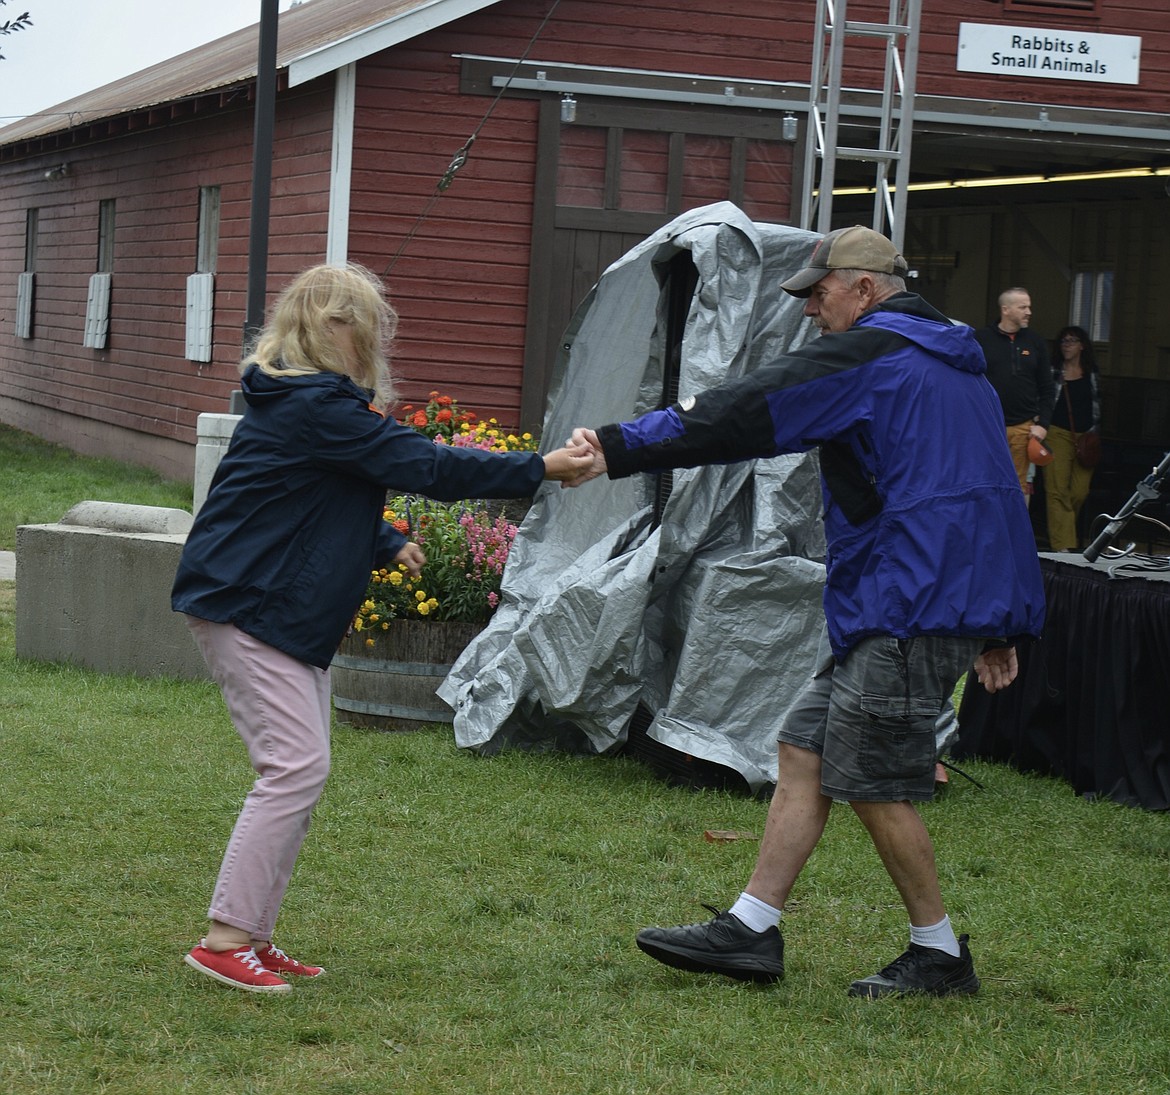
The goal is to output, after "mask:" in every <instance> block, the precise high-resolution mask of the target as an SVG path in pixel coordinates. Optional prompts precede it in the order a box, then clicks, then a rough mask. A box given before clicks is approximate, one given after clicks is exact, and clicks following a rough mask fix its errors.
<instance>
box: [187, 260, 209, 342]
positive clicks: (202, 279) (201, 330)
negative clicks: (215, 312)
mask: <svg viewBox="0 0 1170 1095" xmlns="http://www.w3.org/2000/svg"><path fill="white" fill-rule="evenodd" d="M214 293H215V275H214V274H191V275H189V276H188V278H187V360H188V361H210V360H211V314H212V308H211V304H212V299H213V297H214Z"/></svg>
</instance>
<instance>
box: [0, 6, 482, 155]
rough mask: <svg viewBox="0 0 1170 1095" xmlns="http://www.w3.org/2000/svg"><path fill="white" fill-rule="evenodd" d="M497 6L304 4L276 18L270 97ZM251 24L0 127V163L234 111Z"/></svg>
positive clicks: (249, 71) (245, 72) (252, 36)
mask: <svg viewBox="0 0 1170 1095" xmlns="http://www.w3.org/2000/svg"><path fill="white" fill-rule="evenodd" d="M495 2H496V0H305V2H304V3H301V4H298V5H296V6H295V7H292V8H290V9H289V10H288V11H286V12H283V13H282V14H281V16H280V25H279V35H278V45H277V62H276V63H277V68H278V70H279V81H280V82H279V84H278V90H283V89H285V88H287V87H295V86H297V85H298V84H303V83H306V82H307V81H309V80H311V79H313V78H314V77H316V76H319V75H325V74H327V73H329V72H332V71H336V70H337V69H339V68H343V67H345V65H347V64H351V63H352V62H353V61H356V60H360V59H361V58H362V57H365V56H369V55H370V54H371V53H376V52H378V51H379V50H382V49H387V48H389V47H390V46H394V45H398V44H399V43H401V42H404V41H407V40H409V39H410V38H412V37H413V36H415V35H418V34H422V33H424V32H425V31H428V30H432V29H434V28H436V27H440V26H442V25H444V24H446V23H449V22H451V21H452V20H455V19H459V18H461V17H462V16H464V15H467V14H470V13H471V12H473V11H477V10H479V9H480V8H484V7H488V6H490V5H491V4H492V3H495ZM259 31H260V28H259V24H258V23H256V24H253V25H252V26H250V27H244V28H242V29H241V30H238V31H235V32H234V33H232V34H228V35H224V37H222V38H219V39H216V40H215V41H214V42H209V43H207V44H206V45H202V46H199V47H198V48H196V49H193V50H189V51H187V52H186V53H181V54H179V55H178V56H177V57H172V58H169V59H168V60H166V61H163V62H160V63H159V64H157V65H151V66H150V67H148V68H145V69H142V70H141V71H140V72H136V73H134V74H133V75H131V76H127V77H125V78H124V79H121V80H117V81H115V82H113V83H110V84H107V85H105V86H104V87H100V88H95V89H94V90H93V91H89V92H86V93H85V94H84V95H79V96H77V97H76V98H73V99H69V100H67V101H65V102H63V103H60V104H57V105H56V106H53V107H50V108H49V109H47V110H45V111H42V112H38V113H37V114H36V115H32V116H30V117H28V118H22V119H21V120H20V121H18V122H14V123H12V124H11V125H8V126H4V127H2V128H0V163H3V162H6V161H12V160H17V159H24V158H27V157H29V156H33V155H36V154H38V153H41V152H57V151H61V150H63V149H67V148H72V147H76V146H79V145H83V144H88V143H92V142H94V141H100V140H102V139H105V138H107V137H112V136H118V135H120V134H123V133H126V132H130V131H136V130H142V129H146V128H150V127H155V126H159V125H165V124H168V123H171V122H175V121H180V120H184V119H188V118H191V117H193V116H195V115H205V114H208V113H210V112H213V111H217V110H224V109H229V108H234V107H239V106H241V105H243V104H245V103H248V102H250V101H251V100H252V98H253V96H254V94H255V84H256V69H257V62H258V59H259V57H258V40H259Z"/></svg>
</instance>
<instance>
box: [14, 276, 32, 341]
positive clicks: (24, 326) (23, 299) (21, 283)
mask: <svg viewBox="0 0 1170 1095" xmlns="http://www.w3.org/2000/svg"><path fill="white" fill-rule="evenodd" d="M36 277H37V276H36V274H34V273H33V272H32V271H31V270H25V271H24V273H22V274H18V275H17V278H16V337H17V338H32V318H33V296H34V290H35V289H36Z"/></svg>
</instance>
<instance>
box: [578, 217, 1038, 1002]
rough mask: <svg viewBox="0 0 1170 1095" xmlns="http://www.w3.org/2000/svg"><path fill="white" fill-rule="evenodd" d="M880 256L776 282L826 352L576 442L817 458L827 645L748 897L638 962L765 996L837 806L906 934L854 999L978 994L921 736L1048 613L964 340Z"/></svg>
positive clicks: (816, 263) (897, 259)
mask: <svg viewBox="0 0 1170 1095" xmlns="http://www.w3.org/2000/svg"><path fill="white" fill-rule="evenodd" d="M906 273H907V266H906V262H905V260H904V259H903V257H902V256H901V255H899V254H898V253H897V251H896V249H895V248H894V246H893V245H892V244H891V243H890V241H889V240H887V239H886V238H885V237H884V236H882V235H880V234H879V233H877V232H874V231H872V230H870V229H868V228H862V227H860V226H854V227H852V228H844V229H839V230H838V231H835V232H830V233H829V234H828V235H827V236H825V237H824V239H822V240H821V241H820V242H819V243H818V244H817V246H816V248H815V250H814V251H813V253H812V256H811V257H810V259H809V263H808V266H807V267H806V268H805V269H804V270H801V271H800V272H799V273H797V274H796V275H794V276H793V277H792V278H790V279H789V280H788V281H786V282H784V283H783V285H782V288H783V289H784V290H785V291H787V292H789V293H791V294H792V295H793V296H797V297H802V298H807V304H806V305H805V309H804V311H805V314H806V315H807V316H809V317H810V318H812V319H813V321H814V322H815V323H816V324H817V326H818V327H819V328H820V329H821V333H822V337H821V338H820V339H817V340H816V341H815V342H813V343H810V344H808V345H806V346H803V347H801V348H800V349H798V350H795V351H793V352H792V353H790V354H787V355H785V356H784V357H782V358H780V359H779V360H778V361H776V362H775V363H774V364H772V365H769V366H766V367H763V368H760V369H757V370H756V371H754V372H753V373H751V374H749V375H747V376H745V377H742V378H739V379H736V380H734V381H732V382H729V383H728V384H726V385H723V386H721V387H719V388H715V389H711V390H709V391H705V392H700V393H697V394H695V395H693V396H686V397H684V398H682V399H681V400H680V401H679V402H678V403H676V404H674V405H672V406H670V407H668V408H666V409H665V410H661V411H653V412H650V413H648V414H645V415H643V416H641V417H640V418H638V419H637V420H636V421H633V422H627V423H622V424H615V425H610V426H604V427H602V428H601V429H598V430H596V431H594V430H588V429H578V430H576V431H574V435H573V440H574V441H575V442H580V441H585V442H587V443H588V444H589V445H591V446H592V448H593V450H594V454H595V457H594V463H593V465H592V468H591V469H590V470H589V471H588V472H585V473H583V474H582V475H580V476H579V477H578V478H577V479H576V480H575V481H574V483H573V484H572V485H578V484H579V483H583V482H585V481H587V480H588V479H591V478H594V477H595V476H596V475H599V474H601V473H602V472H603V471H607V472H608V474H609V475H610V476H611V477H614V478H616V477H620V476H625V475H630V474H633V473H634V472H638V471H659V470H663V469H666V468H676V467H693V466H696V465H699V464H706V463H726V462H728V461H733V460H745V459H750V458H753V457H767V456H775V455H778V454H781V453H791V452H801V451H805V450H808V449H811V448H813V447H816V448H818V449H819V451H820V463H821V477H822V487H823V495H824V507H825V509H824V522H825V535H826V541H827V544H828V550H827V554H826V581H825V593H824V604H825V617H826V622H827V642H826V643H825V644H824V649H823V650H822V656H821V657H820V658H819V659H818V662H819V668H818V671H817V673H816V674H815V675H814V677H813V679H812V680H811V681H810V682H809V684H808V687H807V690H806V691H805V693H804V695H803V696H802V697H801V699H800V700H799V701H798V702H797V703H796V704H795V705H794V707H793V709H792V711H791V712H790V713H789V715H788V716H787V718H786V719H785V721H784V723H783V725H782V726H781V728H780V732H779V779H778V782H777V786H776V792H775V795H774V796H773V799H772V803H771V807H770V809H769V812H768V821H767V825H766V827H765V831H764V836H763V839H762V841H761V845H760V854H759V858H758V860H757V863H756V867H755V870H754V872H753V874H752V877H751V880H750V881H749V882H748V885H747V888H746V889H745V890H744V891H743V893H741V894H740V896H739V898H738V899H737V900H736V902H735V903H734V904H733V905H732V906H731V908H730V909H729V910H728V911H727V912H719V911H718V910H714V909H713V910H712V911H714V912H715V913H716V915H715V918H714V919H712V920H709V921H705V922H702V923H698V924H691V925H686V926H683V927H677V928H647V929H645V930H643V931H641V932H639V933H638V937H637V942H638V946H639V947H640V948H641V949H642V950H643V951H645V952H646V953H647V954H649V955H650V956H651V957H653V958H656V959H658V960H659V961H661V962H664V963H666V964H667V965H670V966H674V967H676V968H679V969H685V970H693V971H698V972H708V973H721V974H724V975H726V976H729V977H734V978H737V979H741V980H751V981H764V982H767V981H774V980H777V979H778V978H780V977H782V976H783V973H784V940H783V937H782V935H781V933H780V929H779V922H780V918H781V913H782V910H783V908H784V905H785V902H786V901H787V899H788V895H789V893H790V891H791V889H792V886H793V884H794V883H795V881H796V878H797V876H798V875H799V873H800V871H801V869H802V868H803V866H804V864H805V862H806V861H807V860H808V857H809V856H810V855H811V854H812V851H813V848H814V847H815V846H816V844H817V842H818V841H819V839H820V837H821V834H822V833H823V831H824V827H825V824H826V822H827V820H828V816H829V809H830V807H831V805H832V803H833V802H834V800H836V801H845V802H848V803H849V804H850V806H851V807H852V808H853V810H854V812H855V813H856V814H857V816H858V817H859V818H860V819H861V821H862V823H863V824H864V825H865V827H866V829H867V830H868V832H869V835H870V837H871V839H872V840H873V843H874V846H875V847H876V849H877V852H878V854H879V856H880V857H881V860H882V863H883V864H884V865H885V867H886V870H887V871H888V873H889V875H890V877H891V879H892V880H893V882H894V885H895V886H896V887H897V889H898V892H899V894H900V895H901V898H902V901H903V903H904V904H905V906H906V911H907V913H908V914H909V919H910V946H909V949H908V950H907V951H906V952H905V953H904V954H902V955H901V956H900V957H899V958H897V959H896V960H895V961H894V962H892V963H890V964H889V965H888V966H886V967H884V968H883V969H882V970H881V971H880V972H879V973H876V974H873V975H872V976H869V977H865V978H863V979H860V980H857V981H854V982H853V983H852V985H851V986H850V989H849V991H850V994H851V995H854V996H864V997H877V996H884V995H887V994H911V993H918V994H922V993H925V994H930V995H938V996H943V995H950V994H952V993H972V992H975V991H976V990H977V989H978V987H979V979H978V977H977V976H976V974H975V969H974V965H973V963H972V961H971V955H970V951H969V949H968V946H967V937H966V936H962V937H956V935H955V932H954V930H953V928H952V927H951V923H950V920H949V918H948V917H947V914H946V910H945V908H944V905H943V900H942V895H941V892H940V889H939V882H938V872H937V869H936V866H935V859H934V849H933V846H932V844H931V841H930V837H929V835H928V833H927V831H926V827H925V825H924V824H923V821H922V818H921V816H920V815H919V813H918V811H917V809H916V808H915V803H916V802H920V801H924V800H928V799H929V798H930V797H931V796H932V794H933V792H934V766H935V751H934V750H935V722H936V720H937V718H938V716H939V714H940V712H941V711H942V709H943V706H944V705H945V704H947V703H949V702H950V698H951V695H952V693H953V691H954V688H955V685H956V683H957V681H958V680H959V679H960V677H962V676H963V674H964V673H966V671H967V670H968V669H969V668H970V667H971V666H972V664H974V665H975V668H976V670H977V673H978V676H979V679H980V681H982V683H983V684H984V686H985V687H986V688H988V689H989V690H990V691H995V690H997V689H999V688H1002V687H1005V686H1006V685H1007V684H1009V683H1010V682H1011V680H1012V679H1013V678H1014V677H1015V674H1016V660H1015V649H1014V645H1013V644H1014V643H1015V642H1016V641H1017V640H1020V639H1024V638H1029V637H1036V636H1038V635H1039V633H1040V629H1041V626H1042V624H1043V620H1044V593H1043V587H1042V584H1041V579H1040V569H1039V564H1038V561H1037V557H1036V549H1035V543H1034V541H1033V539H1032V533H1031V527H1030V525H1029V522H1028V516H1027V510H1026V507H1025V504H1024V499H1023V496H1022V495H1021V493H1020V489H1019V486H1018V485H1017V483H1016V479H1015V476H1014V474H1013V470H1012V463H1011V459H1010V456H1009V454H1008V449H1007V444H1006V439H1005V437H1004V432H1003V427H1002V414H1001V411H1000V405H999V401H998V399H997V397H996V394H995V392H994V390H993V389H992V388H991V386H990V384H988V382H987V380H986V379H985V377H984V371H985V363H984V359H983V355H982V353H981V352H980V350H979V346H978V344H977V343H976V342H975V339H974V337H973V336H972V333H971V330H970V329H969V328H967V327H960V326H957V325H955V324H952V323H951V322H950V321H949V320H948V319H947V318H946V317H944V316H943V315H941V314H940V313H939V312H937V311H935V309H933V308H932V307H931V306H930V305H928V304H927V303H926V302H925V301H923V300H922V299H921V298H920V297H918V296H916V295H913V294H911V293H907V292H906V291H905V282H904V276H905V275H906Z"/></svg>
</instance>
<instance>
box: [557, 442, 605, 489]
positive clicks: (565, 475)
mask: <svg viewBox="0 0 1170 1095" xmlns="http://www.w3.org/2000/svg"><path fill="white" fill-rule="evenodd" d="M595 461H596V454H595V452H594V450H593V449H592V448H591V447H590V446H589V444H588V443H587V442H585V441H579V440H578V439H577V435H576V433H574V434H573V437H572V439H571V440H569V441H567V442H566V443H565V446H564V448H560V449H554V450H553V451H552V452H550V453H546V454H545V457H544V477H545V479H554V480H560V483H561V486H562V487H575V486H576V485H577V484H578V483H584V482H585V481H586V480H587V479H592V478H593V475H594V474H600V472H594V473H591V469H592V467H593V465H594V462H595ZM603 463H604V461H603Z"/></svg>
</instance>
